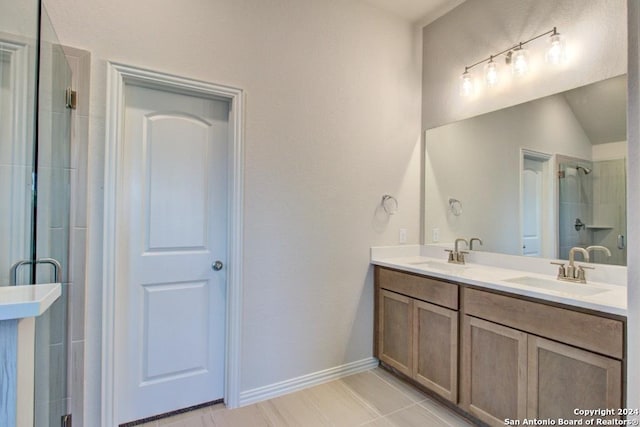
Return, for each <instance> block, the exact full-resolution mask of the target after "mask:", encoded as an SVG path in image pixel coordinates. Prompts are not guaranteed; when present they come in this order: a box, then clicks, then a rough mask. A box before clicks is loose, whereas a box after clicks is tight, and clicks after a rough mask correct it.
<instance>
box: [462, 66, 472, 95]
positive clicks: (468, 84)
mask: <svg viewBox="0 0 640 427" xmlns="http://www.w3.org/2000/svg"><path fill="white" fill-rule="evenodd" d="M472 94H473V74H471V73H470V72H469V70H467V69H465V70H464V73H462V75H461V76H460V95H462V96H470V95H472Z"/></svg>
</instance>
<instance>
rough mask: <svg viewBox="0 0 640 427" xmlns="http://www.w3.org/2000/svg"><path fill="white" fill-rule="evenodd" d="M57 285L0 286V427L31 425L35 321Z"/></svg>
mask: <svg viewBox="0 0 640 427" xmlns="http://www.w3.org/2000/svg"><path fill="white" fill-rule="evenodd" d="M60 295H61V285H60V283H49V284H42V285H27V286H0V384H1V386H2V387H1V390H0V393H1V395H0V425H2V426H31V425H33V423H34V417H33V405H34V361H35V360H34V359H35V353H34V345H35V319H36V317H38V316H40V315H42V314H43V313H45V312H46V311H47V310H48V309H49V307H51V305H52V304H53V303H54V302H55V301H56V300H57V299H58V298H59V297H60Z"/></svg>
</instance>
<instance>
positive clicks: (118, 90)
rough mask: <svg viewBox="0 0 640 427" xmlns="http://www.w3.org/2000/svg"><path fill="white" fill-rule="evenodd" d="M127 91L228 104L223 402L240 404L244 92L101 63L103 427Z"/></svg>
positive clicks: (111, 412) (111, 357) (111, 392)
mask: <svg viewBox="0 0 640 427" xmlns="http://www.w3.org/2000/svg"><path fill="white" fill-rule="evenodd" d="M127 85H137V86H144V87H148V88H152V89H158V90H165V91H171V92H177V93H182V94H188V95H197V96H203V97H209V98H213V99H218V100H222V101H227V102H228V103H229V139H228V148H229V150H228V153H229V154H228V156H229V158H228V172H227V175H228V176H227V177H228V196H227V206H228V208H227V209H228V215H227V218H228V219H227V304H226V306H227V313H226V334H225V335H226V339H225V378H224V383H225V384H224V401H225V403H226V405H227V407H230V408H234V407H237V406H238V405H239V402H240V360H241V358H240V345H241V337H242V335H241V332H242V329H241V323H242V287H243V280H242V239H243V227H242V226H243V224H242V218H243V189H244V186H243V176H244V150H243V148H244V147H243V139H244V138H243V136H244V135H243V134H244V132H243V118H244V91H243V90H242V89H239V88H235V87H231V86H226V85H218V84H213V83H207V82H203V81H199V80H193V79H188V78H184V77H179V76H176V75H171V74H166V73H161V72H157V71H152V70H148V69H143V68H139V67H134V66H130V65H124V64H120V63H116V62H111V61H109V62H107V110H106V134H105V171H104V178H105V182H104V228H103V257H104V258H103V262H104V264H103V274H102V279H103V293H102V355H103V359H102V372H101V379H102V387H101V391H102V411H101V421H102V425H103V426H105V427H110V426H113V425H115V424H114V423H115V420H116V414H117V409H118V408H117V400H116V398H115V392H116V388H115V385H116V370H115V350H116V349H115V305H116V274H115V273H116V261H117V254H116V249H117V248H116V234H117V227H118V221H117V211H118V206H117V203H118V197H119V195H120V194H119V189H118V185H117V176H118V173H119V167H120V162H121V161H122V159H121V156H122V144H123V143H124V137H123V135H124V132H123V128H124V127H123V124H124V123H123V122H124V110H125V100H124V91H125V86H127Z"/></svg>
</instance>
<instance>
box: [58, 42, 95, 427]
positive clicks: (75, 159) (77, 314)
mask: <svg viewBox="0 0 640 427" xmlns="http://www.w3.org/2000/svg"><path fill="white" fill-rule="evenodd" d="M64 52H65V55H66V56H67V61H68V62H69V66H70V67H71V72H72V88H73V89H74V90H75V91H77V93H78V101H77V108H76V110H74V111H73V112H72V113H71V213H70V216H71V218H70V224H71V227H70V230H71V236H70V245H69V252H70V253H69V258H70V263H69V268H70V271H69V317H68V320H67V321H68V322H69V323H68V324H69V334H70V337H71V339H70V346H71V347H70V348H69V352H68V354H69V364H68V367H69V369H68V371H67V375H68V378H67V384H68V385H69V386H68V388H67V390H68V395H69V408H68V410H69V411H70V413H71V414H72V416H73V426H74V427H82V425H83V415H84V413H83V402H84V398H83V396H84V344H85V326H84V325H85V321H84V319H85V284H86V283H85V277H86V274H85V273H86V269H85V265H86V262H85V260H86V241H87V164H88V141H89V88H90V77H89V76H90V70H91V56H90V53H89V52H87V51H84V50H79V49H74V48H67V47H65V48H64Z"/></svg>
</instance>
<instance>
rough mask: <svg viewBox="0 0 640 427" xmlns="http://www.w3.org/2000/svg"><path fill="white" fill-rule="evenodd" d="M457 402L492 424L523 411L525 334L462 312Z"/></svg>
mask: <svg viewBox="0 0 640 427" xmlns="http://www.w3.org/2000/svg"><path fill="white" fill-rule="evenodd" d="M462 334H463V344H462V385H461V396H460V397H461V406H462V407H463V409H465V410H466V411H468V412H469V413H471V414H473V415H475V416H476V417H478V418H479V419H480V420H482V421H484V422H486V423H487V424H489V425H492V426H504V425H505V421H504V420H505V419H512V420H513V419H523V418H525V417H526V414H527V387H526V385H527V384H526V383H527V334H526V333H524V332H520V331H517V330H515V329H511V328H507V327H505V326H501V325H497V324H495V323H491V322H487V321H485V320H480V319H477V318H475V317H471V316H464V320H463V330H462Z"/></svg>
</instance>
